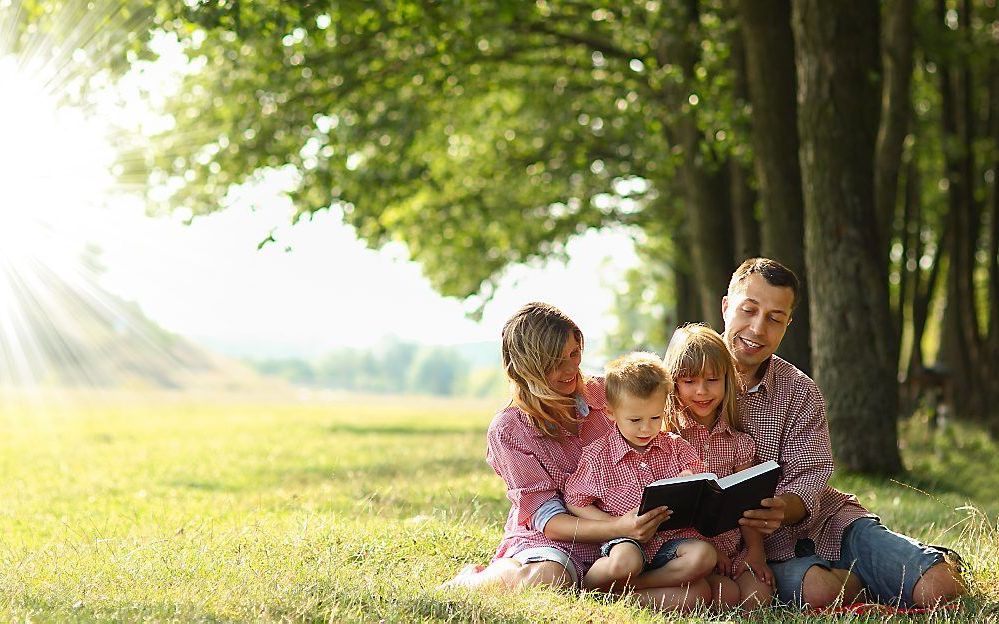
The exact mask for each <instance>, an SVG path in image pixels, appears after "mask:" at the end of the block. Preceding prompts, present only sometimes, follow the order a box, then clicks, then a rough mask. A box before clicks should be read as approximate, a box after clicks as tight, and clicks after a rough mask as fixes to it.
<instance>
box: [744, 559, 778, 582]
mask: <svg viewBox="0 0 999 624" xmlns="http://www.w3.org/2000/svg"><path fill="white" fill-rule="evenodd" d="M746 567H747V568H749V571H750V572H751V573H752V574H753V576H755V577H756V580H758V581H760V582H761V583H766V584H767V585H769V586H770V587H773V586H774V573H773V570H771V569H770V566H768V565H767V560H766V557H764V556H763V554H762V553H759V554H757V553H751V554H748V555H746Z"/></svg>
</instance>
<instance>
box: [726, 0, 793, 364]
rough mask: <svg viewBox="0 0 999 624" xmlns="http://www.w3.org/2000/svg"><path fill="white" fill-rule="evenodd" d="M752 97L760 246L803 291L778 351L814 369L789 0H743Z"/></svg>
mask: <svg viewBox="0 0 999 624" xmlns="http://www.w3.org/2000/svg"><path fill="white" fill-rule="evenodd" d="M736 5H737V8H738V11H739V22H740V25H741V31H742V40H743V43H744V46H745V54H746V75H747V77H748V87H749V98H750V102H751V103H752V111H753V113H752V141H753V153H754V155H755V165H756V179H757V184H758V187H759V193H760V249H761V252H762V254H763V255H764V256H767V257H770V258H773V259H775V260H778V261H779V262H781V263H783V264H784V265H786V266H787V267H788V268H790V269H791V270H792V271H794V272H795V273H796V274H797V275H798V278H799V279H800V281H801V295H800V297H799V299H798V307H797V309H796V310H795V313H794V324H795V330H794V331H793V332H788V333H787V335H786V336H785V337H784V342H783V343H782V344H781V348H780V350H779V351H778V353H779V354H780V355H781V356H782V357H784V358H785V359H787V360H788V361H790V362H791V363H793V364H794V365H796V366H797V367H798V368H800V369H802V370H803V371H805V372H806V373H807V372H811V370H812V362H811V359H812V356H811V347H810V346H809V336H810V334H811V322H810V320H809V316H810V314H809V305H808V290H809V289H808V275H807V271H806V270H805V248H804V240H805V236H804V231H805V226H804V209H803V204H802V195H801V170H800V165H799V162H798V129H797V127H796V126H795V124H794V123H792V121H791V120H794V119H796V118H797V114H798V112H797V102H796V99H795V98H796V97H797V96H796V94H797V81H796V77H795V66H794V37H793V35H792V33H791V4H790V1H789V0H738V1H737V3H736Z"/></svg>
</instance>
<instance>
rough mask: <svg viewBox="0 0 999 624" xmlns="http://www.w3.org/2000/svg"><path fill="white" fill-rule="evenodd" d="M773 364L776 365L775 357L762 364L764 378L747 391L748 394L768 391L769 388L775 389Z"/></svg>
mask: <svg viewBox="0 0 999 624" xmlns="http://www.w3.org/2000/svg"><path fill="white" fill-rule="evenodd" d="M773 363H774V356H773V355H771V356H770V357H769V358H767V361H766V362H763V363H762V364H760V366H761V367H762V368H763V369H764V370H763V377H762V378H761V379H760V381H759V382H758V383H757V384H756V385H755V386H753V387H752V388H749V389H747V390H746V394H754V393H756V392H759V391H760V390H767V389H768V388H772V387H773V383H774V367H773Z"/></svg>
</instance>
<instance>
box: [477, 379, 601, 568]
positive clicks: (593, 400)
mask: <svg viewBox="0 0 999 624" xmlns="http://www.w3.org/2000/svg"><path fill="white" fill-rule="evenodd" d="M583 398H584V399H585V401H586V404H587V406H588V407H589V414H588V415H586V416H585V417H583V418H582V420H581V421H580V423H579V433H578V435H577V434H572V433H570V432H568V431H565V430H560V431H559V432H558V436H557V437H554V438H553V437H550V436H546V435H544V434H543V433H542V432H541V431H540V430H538V428H537V427H535V426H534V423H532V422H531V419H530V417H529V416H528V415H527V414H526V413H524V412H523V411H521V410H520V409H519V408H517V407H513V406H511V407H508V408H506V409H505V410H503V411H501V412H499V413H498V414H496V416H495V417H494V418H493V421H492V423H491V424H490V425H489V430H488V433H487V434H486V439H487V443H488V447H487V450H486V461H487V462H489V465H490V466H492V467H493V470H495V471H496V474H498V475H499V476H501V477H502V478H503V481H505V482H506V488H507V491H506V496H507V498H509V499H510V503H511V504H512V506H511V508H510V514H509V515H508V516H507V520H506V526H505V527H504V533H503V539H502V540H501V541H500V544H499V548H498V549H497V550H496V555H495V557H494V558H493V560H496V559H501V558H503V557H511V556H513V555H515V554H517V553H518V552H520V551H522V550H524V549H527V548H535V547H542V546H551V547H554V548H558V549H559V550H561V551H563V552H565V553H566V554H568V555H569V557H570V558H571V559H572V561H573V563H574V564H575V566H576V570H577V571H578V572H579V574H581V575H582V574H584V573H585V572H586V570H588V569H589V567H590V565H592V564H593V562H594V561H596V560H597V558H598V557H600V545H599V544H584V543H574V542H563V541H559V540H553V539H549V538H548V537H545V535H544V533H542V532H541V531H538V530H535V529H534V528H532V527H531V526H530V521H531V518H532V516H534V513H535V512H536V511H537V510H538V508H539V507H541V505H543V504H544V503H546V502H548V501H549V500H551V499H553V498H556V497H559V496H560V493H561V492H562V491H563V489H564V488H565V482H566V479H568V478H569V475H571V474H572V473H573V472H575V471H576V466H577V465H578V464H579V457H580V455H581V454H582V452H583V447H584V446H586V445H587V444H590V443H591V442H593V441H594V440H597V439H598V438H601V437H603V436H604V435H606V434H607V433H608V432H609V431H611V430H613V429H614V423H613V422H611V420H610V419H608V418H607V413H606V408H607V399H606V398H605V396H604V383H603V379H592V380H590V381H588V382H587V384H586V387H585V391H584V393H583ZM577 416H582V414H580V413H578V414H577Z"/></svg>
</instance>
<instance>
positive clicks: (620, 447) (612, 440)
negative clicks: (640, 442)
mask: <svg viewBox="0 0 999 624" xmlns="http://www.w3.org/2000/svg"><path fill="white" fill-rule="evenodd" d="M665 436H666V432H665V431H660V432H659V434H658V435H657V436H656V437H654V438H652V440H651V441H650V442H649V444H648V446H646V447H645V448H646V449H650V448H652V447H653V446H655V447H658V448H660V449H661V448H662V446H663V438H664V437H665ZM607 453H608V455H610V459H611V461H612V462H613V463H615V464H617V463H619V462H620V461H621V460H622V459H624V458H625V457H627V456H628V453H635V454H636V455H639V454H640V453H639V452H638V451H636V450H635V449H634V448H632V446H631V445H630V444H628V441H627V440H625V439H624V436H623V435H621V432H620V431H619V430H618V428H617V427H616V426H615V427H614V431H613V433H611V434H610V436H609V437H608V441H607Z"/></svg>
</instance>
